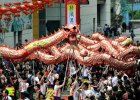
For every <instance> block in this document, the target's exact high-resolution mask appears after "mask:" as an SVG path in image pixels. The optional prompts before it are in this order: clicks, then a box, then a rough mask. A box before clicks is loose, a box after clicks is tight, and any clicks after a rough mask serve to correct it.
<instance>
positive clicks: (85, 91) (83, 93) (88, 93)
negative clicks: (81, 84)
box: [82, 90, 94, 100]
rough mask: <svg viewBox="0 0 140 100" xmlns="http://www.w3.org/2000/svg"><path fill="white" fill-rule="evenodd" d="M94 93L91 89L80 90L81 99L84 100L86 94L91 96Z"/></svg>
mask: <svg viewBox="0 0 140 100" xmlns="http://www.w3.org/2000/svg"><path fill="white" fill-rule="evenodd" d="M93 95H94V93H93V91H92V90H83V91H82V99H83V100H85V98H86V97H87V96H88V97H90V96H93Z"/></svg>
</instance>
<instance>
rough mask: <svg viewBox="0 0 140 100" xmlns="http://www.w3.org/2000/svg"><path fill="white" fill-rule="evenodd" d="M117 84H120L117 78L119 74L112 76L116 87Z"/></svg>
mask: <svg viewBox="0 0 140 100" xmlns="http://www.w3.org/2000/svg"><path fill="white" fill-rule="evenodd" d="M117 84H118V78H117V76H115V77H113V78H112V85H113V87H114V86H116V85H117Z"/></svg>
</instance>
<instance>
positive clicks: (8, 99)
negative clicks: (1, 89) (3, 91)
mask: <svg viewBox="0 0 140 100" xmlns="http://www.w3.org/2000/svg"><path fill="white" fill-rule="evenodd" d="M2 100H5V97H4V98H3V99H2ZM6 100H12V98H11V97H10V96H7V97H6Z"/></svg>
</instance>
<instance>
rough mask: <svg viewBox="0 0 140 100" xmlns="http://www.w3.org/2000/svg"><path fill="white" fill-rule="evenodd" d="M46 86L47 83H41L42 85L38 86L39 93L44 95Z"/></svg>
mask: <svg viewBox="0 0 140 100" xmlns="http://www.w3.org/2000/svg"><path fill="white" fill-rule="evenodd" d="M46 85H47V83H43V84H42V85H40V91H41V92H42V94H43V95H45V94H46Z"/></svg>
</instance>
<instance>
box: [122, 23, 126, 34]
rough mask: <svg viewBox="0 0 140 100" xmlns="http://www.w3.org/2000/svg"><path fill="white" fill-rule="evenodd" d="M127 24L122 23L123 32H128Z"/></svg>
mask: <svg viewBox="0 0 140 100" xmlns="http://www.w3.org/2000/svg"><path fill="white" fill-rule="evenodd" d="M126 28H127V25H126V23H125V22H123V23H122V32H126Z"/></svg>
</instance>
